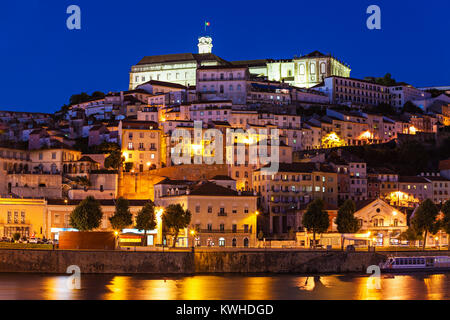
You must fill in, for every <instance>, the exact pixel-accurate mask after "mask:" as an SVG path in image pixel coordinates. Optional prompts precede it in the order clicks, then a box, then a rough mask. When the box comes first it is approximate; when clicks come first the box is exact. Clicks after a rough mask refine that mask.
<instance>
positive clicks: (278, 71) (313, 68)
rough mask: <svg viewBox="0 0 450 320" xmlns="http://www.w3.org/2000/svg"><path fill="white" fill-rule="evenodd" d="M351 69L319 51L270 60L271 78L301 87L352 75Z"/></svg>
mask: <svg viewBox="0 0 450 320" xmlns="http://www.w3.org/2000/svg"><path fill="white" fill-rule="evenodd" d="M350 72H351V69H350V67H349V66H347V65H345V64H344V63H342V62H341V61H339V60H338V59H336V58H335V57H333V56H331V55H325V54H323V53H321V52H319V51H314V52H311V53H310V54H307V55H304V56H301V57H298V58H294V59H287V60H269V61H268V62H267V77H268V79H269V80H274V81H283V82H285V83H289V84H291V85H293V86H296V87H299V88H311V87H314V86H316V85H318V84H320V83H321V82H322V81H324V79H325V78H327V77H331V76H340V77H350Z"/></svg>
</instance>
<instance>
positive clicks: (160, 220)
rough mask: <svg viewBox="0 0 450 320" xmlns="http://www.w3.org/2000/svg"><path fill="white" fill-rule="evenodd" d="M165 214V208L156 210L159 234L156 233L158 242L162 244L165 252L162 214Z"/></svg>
mask: <svg viewBox="0 0 450 320" xmlns="http://www.w3.org/2000/svg"><path fill="white" fill-rule="evenodd" d="M163 214H164V208H159V209H158V210H156V228H157V234H156V243H157V244H158V243H159V244H161V245H162V247H163V252H164V243H163V235H162V229H163V228H162V216H163Z"/></svg>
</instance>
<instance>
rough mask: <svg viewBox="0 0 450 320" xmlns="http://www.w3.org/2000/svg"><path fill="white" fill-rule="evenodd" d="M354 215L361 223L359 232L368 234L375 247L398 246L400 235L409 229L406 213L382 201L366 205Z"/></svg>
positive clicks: (377, 200)
mask: <svg viewBox="0 0 450 320" xmlns="http://www.w3.org/2000/svg"><path fill="white" fill-rule="evenodd" d="M354 215H355V218H356V219H358V221H359V226H360V230H359V231H358V232H360V233H367V234H368V235H369V236H368V240H369V241H370V243H372V244H374V245H378V246H386V247H388V246H391V245H397V244H398V243H399V240H398V238H399V236H400V234H401V233H402V232H404V231H406V229H408V225H407V217H406V213H403V212H401V211H400V210H398V209H396V208H395V207H392V206H390V205H389V204H388V203H386V202H385V201H383V200H381V199H376V200H374V201H372V202H370V203H365V205H364V206H363V207H362V208H357V211H356V212H355V214H354Z"/></svg>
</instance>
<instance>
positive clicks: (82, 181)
mask: <svg viewBox="0 0 450 320" xmlns="http://www.w3.org/2000/svg"><path fill="white" fill-rule="evenodd" d="M72 184H74V185H76V186H80V187H82V188H83V189H87V188H89V187H90V186H91V185H92V184H91V181H90V180H89V179H88V178H87V177H85V176H78V177H75V178H74V179H73V181H72Z"/></svg>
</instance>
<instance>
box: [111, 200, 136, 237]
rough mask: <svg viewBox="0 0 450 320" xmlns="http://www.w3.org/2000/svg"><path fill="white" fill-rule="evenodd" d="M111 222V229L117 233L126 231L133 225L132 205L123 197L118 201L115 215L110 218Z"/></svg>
mask: <svg viewBox="0 0 450 320" xmlns="http://www.w3.org/2000/svg"><path fill="white" fill-rule="evenodd" d="M109 222H111V227H112V228H113V229H114V230H116V231H120V230H122V229H125V228H126V227H129V226H131V225H132V224H133V215H132V214H131V212H130V204H129V202H128V200H127V199H124V198H122V197H120V198H119V199H117V201H116V210H115V211H114V215H113V216H112V217H111V218H109Z"/></svg>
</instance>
